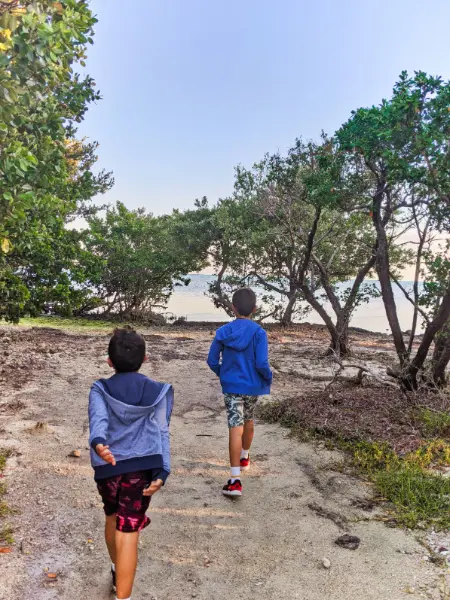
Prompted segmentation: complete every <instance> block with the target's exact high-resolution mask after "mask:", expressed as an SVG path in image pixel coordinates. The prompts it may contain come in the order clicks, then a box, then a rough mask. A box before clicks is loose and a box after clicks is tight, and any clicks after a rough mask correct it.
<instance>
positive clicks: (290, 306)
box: [281, 293, 297, 327]
mask: <svg viewBox="0 0 450 600" xmlns="http://www.w3.org/2000/svg"><path fill="white" fill-rule="evenodd" d="M296 302H297V294H296V293H294V294H293V295H292V296H290V297H289V302H288V303H287V306H286V308H285V310H284V313H283V316H282V318H281V325H283V327H287V326H288V325H292V315H293V313H294V308H295V303H296Z"/></svg>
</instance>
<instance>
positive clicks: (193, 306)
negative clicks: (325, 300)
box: [168, 275, 413, 333]
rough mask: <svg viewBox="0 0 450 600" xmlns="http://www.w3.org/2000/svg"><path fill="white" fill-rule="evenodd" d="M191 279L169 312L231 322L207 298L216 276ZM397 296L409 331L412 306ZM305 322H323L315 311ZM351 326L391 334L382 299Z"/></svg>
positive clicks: (363, 308)
mask: <svg viewBox="0 0 450 600" xmlns="http://www.w3.org/2000/svg"><path fill="white" fill-rule="evenodd" d="M190 277H191V283H190V285H189V286H187V287H184V286H183V287H177V288H176V291H175V293H174V294H173V296H172V298H171V300H170V302H169V307H168V310H169V312H171V313H173V314H174V315H176V316H177V317H186V318H187V320H188V321H228V320H229V317H228V316H227V315H226V313H225V312H224V311H223V310H220V309H217V308H216V307H215V306H214V304H213V303H212V301H211V299H210V298H208V297H207V296H206V295H205V292H206V291H207V289H208V282H210V281H214V276H213V275H191V276H190ZM411 285H412V284H411V283H410V282H403V286H404V287H405V288H407V289H410V288H411ZM255 289H256V288H255ZM394 293H395V299H396V303H397V309H398V314H399V319H400V325H401V327H402V329H403V330H404V331H406V330H408V329H411V319H412V313H413V306H412V304H410V303H409V302H408V301H407V300H406V298H405V297H404V295H403V294H402V292H401V291H400V290H399V289H398V288H397V286H394ZM330 314H331V311H330ZM303 321H308V322H309V323H320V324H322V323H323V321H322V319H321V318H320V317H319V315H318V314H317V313H316V312H315V311H312V312H310V313H309V314H308V315H307V317H306V318H305V319H303ZM351 325H352V326H353V327H361V328H362V329H367V330H369V331H377V332H381V333H386V332H390V329H389V325H388V322H387V319H386V315H385V312H384V306H383V301H382V300H381V298H373V299H371V300H370V302H369V304H363V305H361V306H360V307H359V308H358V309H357V310H356V311H355V312H354V314H353V318H352V321H351Z"/></svg>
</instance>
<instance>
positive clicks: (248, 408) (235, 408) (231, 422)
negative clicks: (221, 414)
mask: <svg viewBox="0 0 450 600" xmlns="http://www.w3.org/2000/svg"><path fill="white" fill-rule="evenodd" d="M257 402H258V396H244V395H242V394H225V406H226V407H227V417H228V427H230V428H231V427H240V426H242V425H243V424H244V423H245V421H253V419H254V415H255V407H256V403H257Z"/></svg>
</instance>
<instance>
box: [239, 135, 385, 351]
mask: <svg viewBox="0 0 450 600" xmlns="http://www.w3.org/2000/svg"><path fill="white" fill-rule="evenodd" d="M344 158H345V157H344V156H343V155H342V154H340V153H339V152H338V151H337V150H336V147H335V142H334V140H333V139H330V138H327V137H325V136H324V138H323V140H322V143H321V144H313V143H309V144H304V143H303V142H301V141H300V140H298V141H297V142H296V145H295V146H294V147H293V148H292V149H291V150H290V151H289V153H288V155H287V156H286V157H282V156H280V155H279V154H276V155H273V156H266V157H265V158H264V159H263V161H261V162H260V163H258V164H257V165H255V166H254V168H253V169H252V170H250V171H249V170H245V169H242V168H239V169H238V172H237V181H236V199H237V201H238V202H239V203H240V204H241V205H242V206H244V205H245V206H246V207H247V209H246V210H247V211H248V212H249V213H250V214H251V215H253V217H252V219H250V220H249V223H250V225H249V229H248V230H247V231H246V232H245V239H246V244H247V246H248V248H247V255H248V258H247V264H248V265H249V266H248V267H247V275H248V276H253V277H254V278H256V280H257V281H258V282H259V283H260V284H261V285H262V286H263V287H264V288H265V289H267V290H272V291H274V292H277V293H280V294H284V295H285V296H286V297H287V298H288V304H287V307H286V311H285V318H286V320H288V319H289V317H290V314H289V313H290V311H291V310H292V308H293V306H295V302H297V301H298V300H304V301H306V302H307V303H308V304H309V305H310V306H311V308H312V309H314V310H315V311H317V312H318V314H319V315H320V316H321V317H322V319H323V321H324V323H325V325H326V326H327V328H328V331H329V333H330V337H331V346H330V348H331V350H332V351H333V352H335V353H337V354H339V355H345V354H348V353H349V351H350V349H349V341H348V327H349V321H350V318H351V315H352V313H353V311H354V309H355V308H356V306H357V305H358V304H359V303H360V302H362V301H364V300H367V299H368V297H369V296H370V295H371V294H373V293H374V289H373V286H368V285H364V279H365V278H366V276H367V275H368V274H369V272H370V271H371V269H372V268H373V266H374V264H375V254H374V248H375V243H376V242H375V236H374V235H373V232H372V231H371V227H370V222H369V218H368V216H367V213H366V214H361V213H358V212H356V211H355V210H354V206H355V199H356V198H358V195H359V194H361V193H363V192H364V190H365V189H366V187H367V181H366V180H367V174H366V173H365V172H363V173H360V172H355V171H351V170H349V169H348V165H347V163H346V162H345V160H343V159H344ZM235 268H236V266H235ZM351 279H354V280H353V282H352V283H351V284H350V285H349V286H347V287H344V288H343V287H342V284H343V283H344V282H348V281H349V280H351ZM326 303H329V304H330V306H331V309H332V310H333V312H334V314H335V319H333V318H332V317H331V316H330V315H329V312H328V310H329V309H328V307H327V306H326Z"/></svg>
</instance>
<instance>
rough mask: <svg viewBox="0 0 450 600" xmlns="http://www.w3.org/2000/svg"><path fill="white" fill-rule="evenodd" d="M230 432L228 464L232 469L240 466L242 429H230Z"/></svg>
mask: <svg viewBox="0 0 450 600" xmlns="http://www.w3.org/2000/svg"><path fill="white" fill-rule="evenodd" d="M229 432H230V464H231V466H232V467H239V466H240V464H241V451H242V434H243V433H244V427H243V426H242V425H241V426H239V427H231V428H230V429H229Z"/></svg>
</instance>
